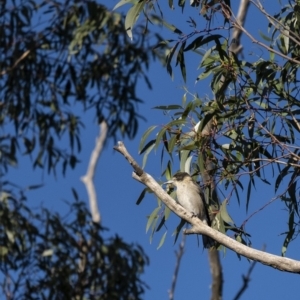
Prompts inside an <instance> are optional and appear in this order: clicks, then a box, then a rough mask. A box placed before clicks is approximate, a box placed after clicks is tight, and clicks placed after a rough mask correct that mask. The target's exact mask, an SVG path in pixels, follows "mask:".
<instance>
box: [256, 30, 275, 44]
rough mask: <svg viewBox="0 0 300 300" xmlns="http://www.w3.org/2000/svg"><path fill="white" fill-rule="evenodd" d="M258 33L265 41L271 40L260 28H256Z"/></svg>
mask: <svg viewBox="0 0 300 300" xmlns="http://www.w3.org/2000/svg"><path fill="white" fill-rule="evenodd" d="M258 32H259V35H260V36H261V37H262V38H263V39H264V40H265V41H267V42H272V39H271V38H269V37H268V36H266V35H265V34H264V33H263V32H262V31H261V30H258Z"/></svg>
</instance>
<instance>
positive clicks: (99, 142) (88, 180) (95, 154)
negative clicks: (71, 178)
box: [81, 121, 107, 223]
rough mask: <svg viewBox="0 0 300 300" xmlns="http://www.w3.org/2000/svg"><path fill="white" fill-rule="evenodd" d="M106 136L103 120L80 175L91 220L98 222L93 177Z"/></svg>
mask: <svg viewBox="0 0 300 300" xmlns="http://www.w3.org/2000/svg"><path fill="white" fill-rule="evenodd" d="M106 137H107V123H106V122H105V121H102V122H101V124H100V133H99V136H98V138H97V139H96V146H95V148H94V150H93V151H92V154H91V157H90V162H89V165H88V169H87V172H86V174H85V175H84V176H82V177H81V181H82V182H83V183H84V184H85V187H86V190H87V193H88V196H89V202H90V210H91V215H92V219H93V222H95V223H100V220H101V216H100V212H99V209H98V203H97V195H96V190H95V186H94V183H93V179H94V175H95V169H96V166H97V162H98V159H99V156H100V154H101V152H102V149H103V145H104V143H105V140H106Z"/></svg>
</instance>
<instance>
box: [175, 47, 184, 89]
mask: <svg viewBox="0 0 300 300" xmlns="http://www.w3.org/2000/svg"><path fill="white" fill-rule="evenodd" d="M184 46H185V42H184V43H182V46H181V47H180V49H179V52H178V55H177V61H176V65H177V64H178V63H179V65H180V70H181V75H182V78H183V80H184V82H185V83H186V67H185V62H184V54H183V49H184Z"/></svg>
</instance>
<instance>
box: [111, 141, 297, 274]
mask: <svg viewBox="0 0 300 300" xmlns="http://www.w3.org/2000/svg"><path fill="white" fill-rule="evenodd" d="M114 149H115V150H116V151H118V152H120V153H121V154H122V155H123V156H124V157H125V158H126V159H127V160H128V162H129V163H130V164H131V165H132V167H133V169H134V171H135V172H133V174H132V177H133V178H134V179H136V180H137V181H139V182H141V183H143V184H144V185H146V186H147V187H148V188H149V189H150V190H152V191H153V193H154V194H155V195H156V196H157V197H158V198H159V199H160V200H161V201H162V202H163V203H164V204H165V205H166V206H167V207H168V208H169V209H170V210H172V211H173V212H174V213H175V214H176V215H178V216H179V217H180V218H182V219H184V220H186V221H187V222H189V223H190V224H191V225H192V228H191V229H188V230H186V231H185V234H204V235H207V236H209V237H211V238H213V239H214V240H216V241H217V242H219V243H220V244H222V245H223V246H225V247H227V248H229V249H231V250H233V251H234V252H236V253H238V254H240V255H242V256H244V257H247V258H249V259H251V260H254V261H257V262H260V263H262V264H264V265H267V266H270V267H272V268H274V269H277V270H280V271H284V272H291V273H298V274H300V262H299V261H297V260H293V259H290V258H286V257H281V256H278V255H274V254H270V253H266V252H264V251H260V250H256V249H253V248H250V247H247V246H245V245H243V244H241V243H239V242H237V241H236V240H234V239H232V238H230V237H228V236H226V235H224V234H222V233H221V232H219V231H216V230H214V229H212V228H210V227H209V226H207V225H205V224H204V223H203V222H201V220H200V219H198V218H195V217H193V216H191V213H189V212H188V211H186V210H185V209H184V208H183V207H182V206H181V205H179V204H177V203H176V201H174V199H173V198H172V197H171V196H170V195H168V194H167V193H166V192H165V191H164V190H163V188H162V187H161V186H160V185H159V184H158V183H157V182H156V181H155V180H154V179H153V177H152V176H151V175H149V174H148V173H146V172H144V171H143V170H142V169H141V167H140V166H139V165H138V164H137V162H136V161H135V160H134V159H133V158H132V156H131V155H130V154H129V153H128V151H127V149H126V147H125V145H124V144H123V143H122V142H118V145H116V146H115V147H114Z"/></svg>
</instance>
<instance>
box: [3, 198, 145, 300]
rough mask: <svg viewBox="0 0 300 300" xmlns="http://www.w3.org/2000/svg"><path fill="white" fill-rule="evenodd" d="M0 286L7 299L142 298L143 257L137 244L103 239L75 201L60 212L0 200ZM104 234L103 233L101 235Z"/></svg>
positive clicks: (22, 202)
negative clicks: (65, 212)
mask: <svg viewBox="0 0 300 300" xmlns="http://www.w3.org/2000/svg"><path fill="white" fill-rule="evenodd" d="M0 200H1V201H0V273H1V276H0V290H1V292H0V293H1V295H2V297H6V298H7V299H11V300H13V299H15V300H17V299H18V300H19V299H48V300H49V299H70V300H71V299H74V300H75V299H99V300H100V299H101V300H106V299H107V300H110V299H115V300H120V299H124V300H128V299H134V300H137V299H143V298H142V295H143V293H144V290H145V288H146V285H145V283H144V282H142V281H141V279H140V276H141V274H142V273H143V272H144V268H145V266H146V265H147V264H148V258H147V256H146V255H145V253H144V252H143V250H142V249H141V247H140V246H138V245H132V244H127V243H125V242H124V241H123V240H122V239H121V238H120V237H118V236H115V237H111V238H104V237H103V236H104V233H105V229H103V228H102V227H100V226H98V225H97V224H94V223H93V222H92V220H91V217H90V214H89V212H88V211H87V208H86V206H85V205H84V204H83V203H81V202H79V201H77V200H75V202H74V203H73V204H72V205H70V214H69V215H67V216H66V217H62V216H60V215H59V214H56V213H52V212H50V211H48V210H46V209H41V210H37V211H32V210H31V209H29V208H28V207H27V205H26V202H25V200H26V199H25V196H24V195H22V200H16V198H15V197H14V196H13V195H12V194H8V193H7V194H6V196H4V194H2V198H1V199H0ZM105 235H107V233H106V234H105Z"/></svg>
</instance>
